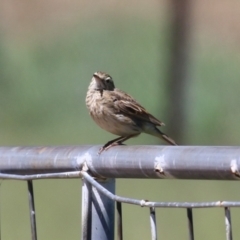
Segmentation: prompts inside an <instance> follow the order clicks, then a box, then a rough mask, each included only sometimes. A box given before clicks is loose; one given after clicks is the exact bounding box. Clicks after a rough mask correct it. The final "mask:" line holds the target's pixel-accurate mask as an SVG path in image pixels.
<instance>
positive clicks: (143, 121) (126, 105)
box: [86, 72, 177, 153]
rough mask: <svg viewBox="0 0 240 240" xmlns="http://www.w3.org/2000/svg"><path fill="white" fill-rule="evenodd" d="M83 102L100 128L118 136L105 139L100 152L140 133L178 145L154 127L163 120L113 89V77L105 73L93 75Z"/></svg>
mask: <svg viewBox="0 0 240 240" xmlns="http://www.w3.org/2000/svg"><path fill="white" fill-rule="evenodd" d="M86 105H87V108H88V110H89V113H90V115H91V117H92V118H93V120H94V121H95V122H96V123H97V124H98V125H99V126H100V127H101V128H103V129H104V130H106V131H108V132H110V133H112V134H115V135H118V136H120V137H118V138H116V139H113V140H111V141H109V142H107V143H106V144H105V145H104V146H103V147H102V148H101V149H100V150H99V153H101V152H102V151H104V150H107V149H109V148H110V147H112V146H116V145H122V143H123V142H124V141H126V140H127V139H129V138H132V137H136V136H138V135H139V134H140V133H142V132H144V133H147V134H150V135H153V136H156V137H159V138H162V139H164V140H165V141H166V142H168V143H169V144H171V145H177V144H176V143H175V142H174V140H172V139H171V138H170V137H168V136H167V135H166V134H164V133H163V132H161V131H160V130H159V129H158V128H157V127H161V126H164V123H163V122H161V121H159V120H158V119H157V118H155V117H154V116H153V115H151V114H150V113H148V112H147V111H146V109H145V108H144V107H142V106H141V105H140V104H139V103H138V102H137V101H136V100H134V99H133V98H132V97H131V96H130V95H128V94H127V93H125V92H123V91H121V90H120V89H117V88H115V85H114V82H113V79H112V77H111V76H110V75H108V74H107V73H104V72H96V73H94V74H93V77H92V80H91V83H90V85H89V87H88V91H87V96H86Z"/></svg>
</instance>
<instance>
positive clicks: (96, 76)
mask: <svg viewBox="0 0 240 240" xmlns="http://www.w3.org/2000/svg"><path fill="white" fill-rule="evenodd" d="M93 77H94V79H96V80H97V81H98V82H99V81H100V80H101V79H100V78H99V76H98V75H97V74H96V73H94V74H93Z"/></svg>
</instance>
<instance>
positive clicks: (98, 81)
mask: <svg viewBox="0 0 240 240" xmlns="http://www.w3.org/2000/svg"><path fill="white" fill-rule="evenodd" d="M91 84H92V87H93V88H94V89H95V90H98V91H103V90H109V91H113V90H114V88H115V86H114V82H113V79H112V77H111V76H110V75H109V74H107V73H104V72H95V73H94V74H93V77H92V82H91Z"/></svg>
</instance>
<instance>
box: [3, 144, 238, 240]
mask: <svg viewBox="0 0 240 240" xmlns="http://www.w3.org/2000/svg"><path fill="white" fill-rule="evenodd" d="M98 149H99V146H76V147H72V146H71V147H0V169H1V173H0V178H2V179H17V180H25V181H27V184H28V194H29V206H30V219H31V230H32V239H33V240H36V239H37V226H36V220H35V207H34V191H33V184H32V181H33V180H36V179H46V178H79V177H81V178H83V187H82V236H81V238H82V240H89V239H93V240H96V239H101V240H110V239H114V213H115V210H114V208H115V202H116V213H117V238H118V239H119V240H121V239H123V227H122V226H123V225H122V221H123V220H122V203H126V204H135V205H139V206H142V207H148V208H149V217H150V228H151V239H152V240H153V239H158V238H157V223H156V212H155V209H156V208H184V209H186V220H187V221H188V231H189V239H190V240H193V239H194V221H193V214H192V211H193V209H194V208H214V207H219V208H223V211H224V216H225V231H226V239H227V240H231V239H233V238H232V224H231V214H230V209H231V208H232V207H240V201H237V202H236V201H235V202H233V201H232V202H231V201H217V202H151V201H147V200H138V199H132V198H125V197H120V196H117V195H115V179H116V178H152V179H153V178H155V179H212V180H213V179H214V180H239V179H240V172H239V169H240V147H205V146H181V147H180V146H120V147H114V148H112V149H110V150H109V151H106V152H104V153H102V154H101V155H98Z"/></svg>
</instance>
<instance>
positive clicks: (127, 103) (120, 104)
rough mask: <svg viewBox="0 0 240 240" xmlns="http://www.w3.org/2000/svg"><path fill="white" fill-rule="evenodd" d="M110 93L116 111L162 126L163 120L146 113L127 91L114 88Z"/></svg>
mask: <svg viewBox="0 0 240 240" xmlns="http://www.w3.org/2000/svg"><path fill="white" fill-rule="evenodd" d="M111 94H112V97H113V101H114V106H115V107H116V108H117V110H118V111H120V112H122V113H124V114H127V115H129V116H133V117H134V118H138V119H141V120H145V121H146V122H151V123H153V124H155V125H156V126H164V123H163V122H161V121H159V120H158V119H157V118H155V117H154V116H153V115H151V114H150V113H148V112H147V111H146V109H145V108H144V107H142V106H141V105H140V104H139V103H138V102H137V101H136V100H135V99H133V98H132V97H131V96H130V95H128V94H127V93H125V92H123V91H121V90H119V89H116V88H115V90H114V91H112V92H111Z"/></svg>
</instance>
